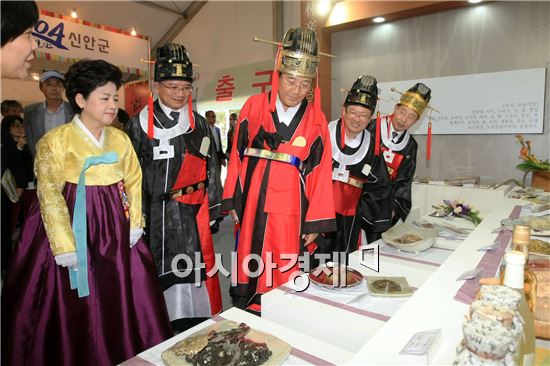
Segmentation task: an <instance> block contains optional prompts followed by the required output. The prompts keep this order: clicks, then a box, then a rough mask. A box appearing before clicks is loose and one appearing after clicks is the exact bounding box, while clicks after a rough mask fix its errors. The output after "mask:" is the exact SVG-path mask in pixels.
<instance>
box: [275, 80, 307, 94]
mask: <svg viewBox="0 0 550 366" xmlns="http://www.w3.org/2000/svg"><path fill="white" fill-rule="evenodd" d="M281 80H282V81H283V85H284V86H285V88H286V89H295V88H298V91H300V92H302V91H305V90H309V89H311V81H309V80H307V81H302V82H301V83H300V82H299V81H298V80H297V79H294V78H287V77H286V76H285V77H281Z"/></svg>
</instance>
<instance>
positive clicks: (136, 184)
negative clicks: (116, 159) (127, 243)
mask: <svg viewBox="0 0 550 366" xmlns="http://www.w3.org/2000/svg"><path fill="white" fill-rule="evenodd" d="M121 135H122V136H123V139H124V143H125V145H126V146H127V148H126V152H125V154H124V156H122V157H121V158H122V159H123V161H122V162H121V163H122V166H123V168H124V187H125V189H126V194H127V195H128V203H129V206H130V207H129V210H130V227H131V228H141V227H143V226H144V223H143V215H142V213H141V204H142V202H141V180H142V176H141V166H140V165H139V161H138V158H137V155H136V153H135V151H134V148H133V146H132V143H131V141H130V139H129V138H128V136H126V134H124V133H121Z"/></svg>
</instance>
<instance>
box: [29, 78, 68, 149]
mask: <svg viewBox="0 0 550 366" xmlns="http://www.w3.org/2000/svg"><path fill="white" fill-rule="evenodd" d="M63 80H64V78H63V75H62V74H61V73H59V72H58V71H55V70H48V71H45V72H43V73H42V74H41V75H40V79H39V84H38V86H39V87H40V91H41V92H42V93H43V94H44V96H45V97H46V100H45V101H44V102H40V103H35V104H31V105H28V106H27V107H25V110H24V117H23V120H24V124H25V134H26V137H27V141H28V146H29V149H30V150H31V153H32V155H33V156H35V155H36V143H37V142H38V140H40V138H41V137H42V136H44V134H45V133H46V132H48V131H49V130H51V129H53V128H55V127H57V126H61V125H62V124H64V123H68V122H70V121H71V120H72V119H73V116H74V112H73V109H72V108H71V105H70V104H69V102H65V101H63Z"/></svg>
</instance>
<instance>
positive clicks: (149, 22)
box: [37, 1, 204, 47]
mask: <svg viewBox="0 0 550 366" xmlns="http://www.w3.org/2000/svg"><path fill="white" fill-rule="evenodd" d="M201 3H204V2H203V1H37V4H38V7H39V8H40V9H44V10H48V11H51V12H54V13H58V14H64V15H70V13H71V10H72V8H73V7H75V8H76V11H77V13H78V17H79V18H80V19H82V20H87V21H89V22H92V23H98V24H102V25H109V26H112V27H115V28H120V29H125V30H128V31H129V30H131V29H132V27H135V29H136V32H137V33H139V34H142V35H145V36H148V37H149V39H150V41H151V47H154V46H155V45H156V44H157V43H158V42H159V41H161V40H162V39H163V37H164V36H165V35H166V34H167V33H170V31H171V28H172V27H173V26H174V25H177V24H178V23H182V22H184V21H188V20H190V19H189V17H190V16H191V17H192V16H193V15H194V13H195V12H196V11H198V10H200V5H201ZM197 8H198V10H196V9H197ZM193 10H194V11H193ZM190 11H193V12H192V13H191V14H189V13H190Z"/></svg>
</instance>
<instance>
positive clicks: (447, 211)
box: [433, 199, 483, 226]
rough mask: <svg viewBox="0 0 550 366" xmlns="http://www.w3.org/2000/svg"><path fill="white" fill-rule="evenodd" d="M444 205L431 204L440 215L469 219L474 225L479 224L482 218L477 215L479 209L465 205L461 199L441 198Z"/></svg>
mask: <svg viewBox="0 0 550 366" xmlns="http://www.w3.org/2000/svg"><path fill="white" fill-rule="evenodd" d="M443 203H444V205H435V206H433V207H434V208H435V209H436V210H437V211H438V212H439V213H440V215H441V216H457V217H462V218H465V219H467V220H470V221H471V222H473V223H474V225H475V226H477V225H479V223H481V221H482V220H483V218H481V217H480V216H479V211H478V210H477V209H475V208H474V207H473V206H471V205H467V204H465V203H464V202H462V201H461V200H458V199H457V200H443Z"/></svg>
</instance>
